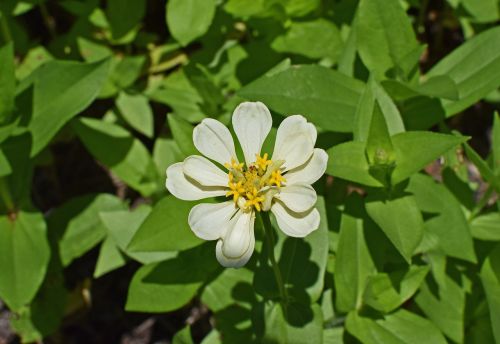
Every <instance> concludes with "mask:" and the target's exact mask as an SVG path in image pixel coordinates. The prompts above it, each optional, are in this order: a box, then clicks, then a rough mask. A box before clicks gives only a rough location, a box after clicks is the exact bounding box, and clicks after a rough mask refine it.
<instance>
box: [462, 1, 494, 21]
mask: <svg viewBox="0 0 500 344" xmlns="http://www.w3.org/2000/svg"><path fill="white" fill-rule="evenodd" d="M460 3H461V5H462V6H463V7H464V8H465V10H466V11H467V12H469V13H470V14H471V16H472V18H473V20H474V21H476V22H480V23H487V22H494V21H497V20H498V19H500V9H499V4H498V1H497V0H481V1H474V0H461V1H460Z"/></svg>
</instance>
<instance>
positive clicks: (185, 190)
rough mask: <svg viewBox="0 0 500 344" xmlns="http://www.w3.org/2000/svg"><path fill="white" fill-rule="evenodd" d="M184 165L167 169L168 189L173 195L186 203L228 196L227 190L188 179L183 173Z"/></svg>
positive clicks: (175, 165) (179, 164) (174, 165)
mask: <svg viewBox="0 0 500 344" xmlns="http://www.w3.org/2000/svg"><path fill="white" fill-rule="evenodd" d="M182 164H183V163H182V162H178V163H176V164H173V165H170V166H169V167H168V168H167V181H166V187H167V189H168V191H169V192H170V193H171V194H172V195H174V196H175V197H177V198H180V199H183V200H185V201H196V200H199V199H203V198H209V197H216V196H224V195H225V194H226V188H221V187H207V186H203V185H201V184H200V183H198V182H196V181H195V180H194V179H191V178H189V177H187V176H186V175H185V174H184V172H183V171H182Z"/></svg>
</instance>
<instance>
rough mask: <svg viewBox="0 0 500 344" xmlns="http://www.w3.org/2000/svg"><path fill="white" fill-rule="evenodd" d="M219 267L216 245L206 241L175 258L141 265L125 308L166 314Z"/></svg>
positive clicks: (191, 296)
mask: <svg viewBox="0 0 500 344" xmlns="http://www.w3.org/2000/svg"><path fill="white" fill-rule="evenodd" d="M218 268H219V264H218V263H217V261H216V259H215V249H214V245H211V244H210V243H207V244H205V245H201V246H199V247H196V248H193V249H191V250H188V251H184V252H180V253H179V255H178V256H177V257H176V258H172V259H168V260H166V261H164V262H161V263H153V264H149V265H145V266H143V267H142V268H140V269H139V270H138V271H137V272H136V273H135V275H134V277H133V278H132V282H131V283H130V287H129V290H128V296H127V303H126V305H125V309H126V310H127V311H135V312H139V311H140V312H149V313H164V312H170V311H173V310H176V309H178V308H180V307H182V306H184V305H185V304H187V303H188V302H189V301H190V300H191V299H192V298H193V297H194V296H195V295H196V293H197V291H198V289H199V288H200V287H201V286H202V285H203V283H205V281H206V280H207V278H209V276H211V275H213V274H214V272H215V271H216V270H217V269H218Z"/></svg>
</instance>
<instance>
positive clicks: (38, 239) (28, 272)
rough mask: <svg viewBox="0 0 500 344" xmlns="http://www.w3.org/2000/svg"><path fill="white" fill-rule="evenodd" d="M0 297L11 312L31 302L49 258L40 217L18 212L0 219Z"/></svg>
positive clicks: (44, 228) (32, 212)
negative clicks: (0, 275)
mask: <svg viewBox="0 0 500 344" xmlns="http://www.w3.org/2000/svg"><path fill="white" fill-rule="evenodd" d="M0 252H2V253H1V254H0V269H1V271H2V277H1V278H0V297H1V298H2V299H3V300H4V301H5V303H6V304H7V305H8V306H9V308H10V309H11V310H13V311H19V310H20V309H21V308H22V307H23V306H24V305H26V304H28V303H30V302H31V300H32V299H33V298H34V297H35V294H36V292H37V291H38V288H40V286H41V284H42V282H43V279H44V276H45V273H46V271H47V266H48V264H49V258H50V247H49V243H48V240H47V226H46V224H45V221H44V219H43V216H42V214H40V213H38V212H35V211H27V210H20V211H18V212H17V213H15V214H12V215H2V216H0Z"/></svg>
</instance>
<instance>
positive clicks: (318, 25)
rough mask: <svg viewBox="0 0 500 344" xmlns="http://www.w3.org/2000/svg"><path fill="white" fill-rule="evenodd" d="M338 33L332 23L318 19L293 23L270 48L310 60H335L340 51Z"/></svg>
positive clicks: (340, 45) (340, 40)
mask: <svg viewBox="0 0 500 344" xmlns="http://www.w3.org/2000/svg"><path fill="white" fill-rule="evenodd" d="M342 45H343V43H342V39H341V37H340V32H339V30H338V29H337V27H336V26H335V24H334V23H332V22H330V21H328V20H326V19H323V18H320V19H316V20H313V21H308V22H293V23H292V24H291V26H290V28H289V29H288V31H287V32H286V33H285V34H284V35H281V36H278V37H276V38H275V39H274V41H273V42H272V43H271V47H272V48H273V49H274V50H276V51H278V52H286V53H292V54H298V55H303V56H306V57H309V58H312V59H321V58H329V59H330V61H331V62H335V61H336V60H337V56H338V55H339V52H340V51H341V50H342V49H341V48H342Z"/></svg>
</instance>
